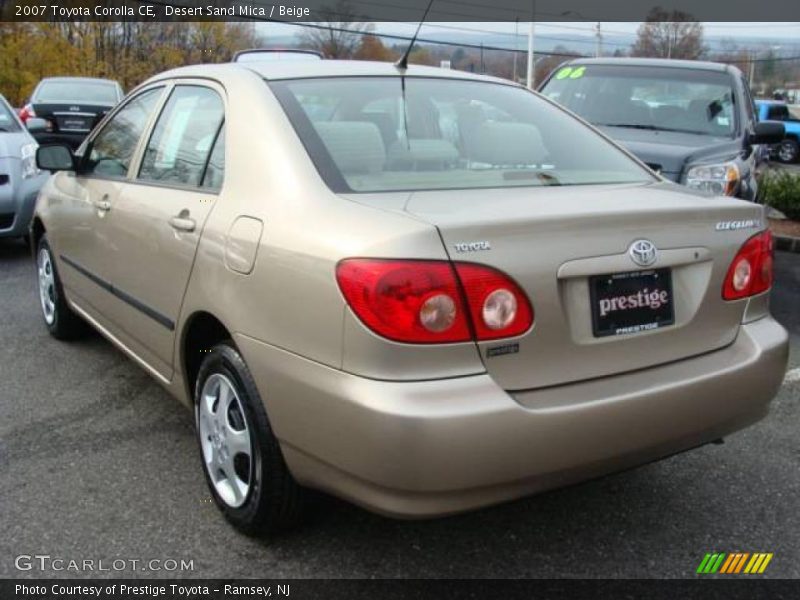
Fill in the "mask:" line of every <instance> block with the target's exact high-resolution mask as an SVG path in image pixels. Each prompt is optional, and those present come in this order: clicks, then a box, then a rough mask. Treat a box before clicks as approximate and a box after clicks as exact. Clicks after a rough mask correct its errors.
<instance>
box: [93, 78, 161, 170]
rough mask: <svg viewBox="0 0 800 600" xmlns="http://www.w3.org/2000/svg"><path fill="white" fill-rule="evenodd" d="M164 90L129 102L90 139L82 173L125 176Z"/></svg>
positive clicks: (144, 94)
mask: <svg viewBox="0 0 800 600" xmlns="http://www.w3.org/2000/svg"><path fill="white" fill-rule="evenodd" d="M163 89H164V88H155V89H152V90H148V91H146V92H143V93H142V94H139V95H138V96H136V97H135V98H133V99H131V100H130V101H129V102H128V103H127V104H126V105H125V106H124V107H122V108H121V109H120V110H119V112H117V114H115V115H114V116H113V117H112V119H111V120H110V121H109V122H108V124H106V126H105V127H104V128H103V130H102V131H101V132H100V133H99V134H98V136H97V137H96V138H95V139H94V141H93V142H92V145H91V149H90V151H89V156H88V159H87V161H86V165H85V168H84V171H85V172H86V173H89V174H95V175H101V176H104V177H125V176H126V175H127V173H128V168H129V167H130V164H131V159H132V158H133V153H134V152H135V151H136V145H137V144H138V142H139V138H140V137H141V136H142V132H143V131H144V128H145V127H146V126H147V120H148V119H149V118H150V114H151V113H152V112H153V109H154V108H155V106H156V103H157V102H158V99H159V97H160V96H161V92H162V91H163Z"/></svg>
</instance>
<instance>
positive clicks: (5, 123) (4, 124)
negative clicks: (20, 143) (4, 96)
mask: <svg viewBox="0 0 800 600" xmlns="http://www.w3.org/2000/svg"><path fill="white" fill-rule="evenodd" d="M19 129H20V127H19V123H18V122H17V119H15V118H14V115H12V114H11V110H10V109H9V107H8V106H7V105H6V103H5V102H4V101H3V100H0V133H3V132H7V131H19Z"/></svg>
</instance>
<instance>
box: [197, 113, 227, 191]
mask: <svg viewBox="0 0 800 600" xmlns="http://www.w3.org/2000/svg"><path fill="white" fill-rule="evenodd" d="M224 176H225V126H224V125H223V126H222V127H221V128H220V130H219V135H218V136H217V141H215V142H214V149H213V150H212V151H211V156H209V157H208V166H206V172H205V175H203V184H202V185H203V187H204V188H208V189H210V190H219V189H220V188H221V187H222V180H223V179H224Z"/></svg>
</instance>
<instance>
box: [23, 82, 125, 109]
mask: <svg viewBox="0 0 800 600" xmlns="http://www.w3.org/2000/svg"><path fill="white" fill-rule="evenodd" d="M34 101H35V102H52V103H70V102H72V103H76V104H79V103H81V102H83V103H85V104H103V105H108V106H113V105H114V104H116V103H117V102H118V101H119V98H118V96H117V86H116V85H115V84H113V83H102V82H99V81H45V82H43V83H42V84H41V85H40V86H39V89H38V90H36V96H35V98H34Z"/></svg>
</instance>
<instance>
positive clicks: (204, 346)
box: [179, 310, 234, 403]
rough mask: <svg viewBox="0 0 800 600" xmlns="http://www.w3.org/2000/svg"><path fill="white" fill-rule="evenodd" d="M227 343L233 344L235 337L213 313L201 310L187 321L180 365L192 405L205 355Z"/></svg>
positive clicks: (183, 335)
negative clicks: (218, 345)
mask: <svg viewBox="0 0 800 600" xmlns="http://www.w3.org/2000/svg"><path fill="white" fill-rule="evenodd" d="M225 341H229V342H230V343H231V344H233V343H234V342H233V335H232V334H231V331H230V329H229V328H228V327H227V326H226V325H225V324H224V323H223V322H222V321H221V320H220V319H219V318H217V317H216V316H215V315H213V314H212V313H210V312H207V311H204V310H199V311H196V312H194V313H192V314H191V315H190V316H189V317H188V318H187V319H186V322H185V324H184V326H183V330H182V335H181V338H180V355H179V358H180V363H179V364H180V366H181V371H182V374H183V380H184V386H185V389H186V394H187V398H188V399H189V402H190V403H191V402H194V385H195V382H196V380H197V374H198V372H199V371H200V365H201V364H202V362H203V358H204V355H205V353H206V352H208V351H209V350H210V349H211V348H213V347H214V346H215V345H217V344H219V343H221V342H225Z"/></svg>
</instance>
